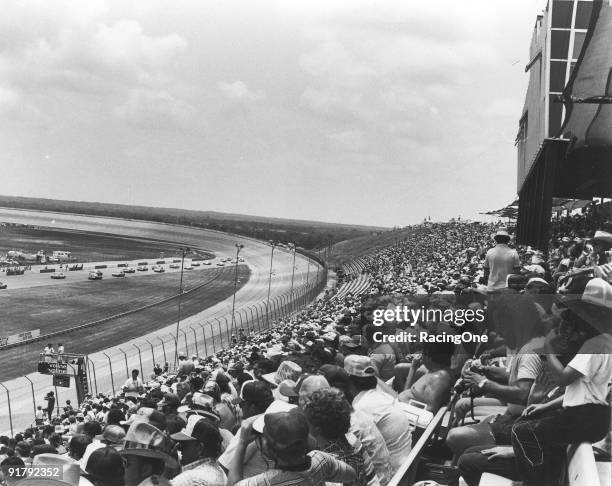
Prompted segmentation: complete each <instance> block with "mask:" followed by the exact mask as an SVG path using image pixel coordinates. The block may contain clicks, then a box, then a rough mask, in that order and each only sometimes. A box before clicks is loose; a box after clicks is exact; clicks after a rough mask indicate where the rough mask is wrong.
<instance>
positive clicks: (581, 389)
mask: <svg viewBox="0 0 612 486" xmlns="http://www.w3.org/2000/svg"><path fill="white" fill-rule="evenodd" d="M610 302H612V286H611V285H610V284H609V283H607V282H606V281H604V280H602V279H598V278H596V279H593V280H591V281H590V282H589V283H588V284H587V286H586V289H585V291H584V294H583V296H582V298H581V299H578V300H571V299H567V300H565V301H564V303H565V305H566V306H567V307H569V312H566V313H564V315H563V318H564V319H572V320H575V321H583V323H584V324H586V325H589V326H593V328H595V329H602V328H603V329H604V330H606V331H608V332H609V331H610V330H611V329H612V327H611V323H612V306H611V304H610ZM611 345H612V339H611V338H610V335H609V334H598V335H596V336H594V337H592V338H590V339H588V340H587V341H586V342H585V343H584V344H583V345H582V347H581V348H580V350H579V352H578V354H576V356H575V357H574V358H573V359H572V360H571V361H570V362H569V364H568V365H567V366H563V365H562V364H561V362H560V361H559V359H558V358H557V356H556V354H555V352H556V350H555V348H554V347H553V344H552V340H551V339H550V337H549V338H548V339H547V340H546V342H545V347H544V349H545V351H546V352H547V359H546V360H545V365H546V366H547V368H548V370H549V371H550V372H551V373H552V375H553V377H554V379H555V381H556V383H557V384H558V385H560V386H565V387H566V388H565V394H564V397H563V402H562V403H563V408H562V409H561V412H560V413H557V412H554V411H553V412H552V413H544V414H540V416H538V417H536V418H535V420H532V421H526V422H523V423H517V424H516V425H515V426H514V427H513V428H512V445H513V448H514V453H515V455H516V460H517V464H518V468H519V472H520V475H521V477H522V478H523V480H524V484H525V485H526V486H531V485H536V484H538V485H543V484H552V483H553V482H554V480H555V478H556V473H558V471H559V466H560V464H559V461H558V459H559V449H558V448H559V446H564V445H567V444H572V443H579V442H585V441H586V442H597V441H599V440H601V439H603V438H604V437H605V435H606V433H607V432H608V431H609V430H610V405H609V402H608V399H607V397H608V391H609V390H608V385H609V383H610V381H611V380H612V354H610V351H611V349H612V348H611Z"/></svg>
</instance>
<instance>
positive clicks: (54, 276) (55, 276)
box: [51, 272, 66, 280]
mask: <svg viewBox="0 0 612 486" xmlns="http://www.w3.org/2000/svg"><path fill="white" fill-rule="evenodd" d="M51 278H52V279H55V280H60V279H63V278H66V275H65V274H64V273H63V272H58V273H52V274H51Z"/></svg>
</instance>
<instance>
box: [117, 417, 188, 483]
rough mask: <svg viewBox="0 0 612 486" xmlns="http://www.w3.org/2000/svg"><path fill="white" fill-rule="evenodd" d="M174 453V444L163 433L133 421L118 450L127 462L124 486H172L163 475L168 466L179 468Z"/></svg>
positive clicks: (145, 424)
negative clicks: (121, 446) (120, 448)
mask: <svg viewBox="0 0 612 486" xmlns="http://www.w3.org/2000/svg"><path fill="white" fill-rule="evenodd" d="M171 452H172V442H171V441H170V440H169V439H168V437H167V436H166V435H165V434H164V433H163V432H162V431H161V430H159V429H158V428H157V427H154V426H153V425H151V424H149V423H147V422H143V421H137V422H134V423H133V424H132V425H130V428H129V429H128V431H127V433H126V434H125V440H124V442H123V449H122V450H121V451H119V453H120V454H121V455H122V456H123V457H124V458H125V459H126V464H125V486H146V485H153V484H156V485H159V486H169V485H170V482H169V481H168V480H167V479H165V478H163V477H162V476H161V475H162V474H163V472H164V469H165V468H166V467H168V468H170V469H173V468H176V467H177V466H178V461H177V460H176V459H175V458H174V457H173V456H172V455H171Z"/></svg>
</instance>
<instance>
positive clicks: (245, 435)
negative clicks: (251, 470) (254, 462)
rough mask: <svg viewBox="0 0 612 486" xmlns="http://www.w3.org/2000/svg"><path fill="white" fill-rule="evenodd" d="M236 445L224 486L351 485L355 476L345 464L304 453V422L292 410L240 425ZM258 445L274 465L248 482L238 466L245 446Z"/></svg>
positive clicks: (351, 469) (241, 460) (305, 432)
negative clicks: (276, 485) (269, 485)
mask: <svg viewBox="0 0 612 486" xmlns="http://www.w3.org/2000/svg"><path fill="white" fill-rule="evenodd" d="M240 435H241V439H240V443H239V445H238V448H237V450H236V454H235V456H234V459H233V461H232V463H231V465H230V469H229V475H228V481H227V486H234V484H237V485H239V486H255V485H259V484H264V483H265V484H283V483H291V484H292V485H295V486H302V485H303V486H306V485H313V484H317V485H319V484H320V485H322V484H323V483H324V482H339V483H351V482H353V481H355V480H356V477H357V475H356V473H355V471H354V469H353V468H351V467H350V466H348V465H347V464H345V463H343V462H341V461H338V460H337V459H336V458H334V457H333V456H331V455H330V454H327V453H325V452H321V451H312V452H310V453H309V452H308V450H309V446H308V421H307V420H306V418H305V417H304V415H302V413H301V412H299V411H298V410H297V409H296V408H294V409H293V410H291V411H289V412H278V413H266V414H264V415H263V416H260V417H251V418H249V419H247V420H245V421H243V423H242V426H241V430H240ZM254 440H258V441H260V442H261V448H262V450H263V451H264V453H265V454H266V455H268V456H269V457H270V458H271V459H272V460H273V461H274V463H275V466H274V468H273V469H270V470H268V471H265V472H263V473H261V474H258V475H257V476H253V477H251V478H248V479H242V478H243V470H242V465H243V463H244V454H245V451H246V447H247V446H248V444H249V443H250V442H252V441H254Z"/></svg>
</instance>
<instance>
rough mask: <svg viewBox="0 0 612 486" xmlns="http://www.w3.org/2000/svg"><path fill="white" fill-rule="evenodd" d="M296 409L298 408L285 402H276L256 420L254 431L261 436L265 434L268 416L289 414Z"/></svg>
mask: <svg viewBox="0 0 612 486" xmlns="http://www.w3.org/2000/svg"><path fill="white" fill-rule="evenodd" d="M294 408H297V405H292V404H290V403H287V402H285V401H283V400H274V401H273V402H272V403H271V404H270V406H269V407H268V408H267V409H266V411H265V412H264V413H262V414H261V415H260V416H259V417H257V418H256V419H255V421H254V422H253V430H254V431H255V432H259V433H260V434H261V433H263V430H264V425H265V416H266V415H270V414H274V413H278V412H288V411H289V410H293V409H294Z"/></svg>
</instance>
